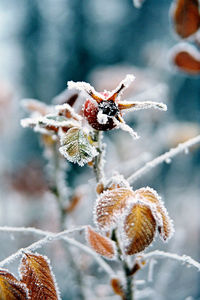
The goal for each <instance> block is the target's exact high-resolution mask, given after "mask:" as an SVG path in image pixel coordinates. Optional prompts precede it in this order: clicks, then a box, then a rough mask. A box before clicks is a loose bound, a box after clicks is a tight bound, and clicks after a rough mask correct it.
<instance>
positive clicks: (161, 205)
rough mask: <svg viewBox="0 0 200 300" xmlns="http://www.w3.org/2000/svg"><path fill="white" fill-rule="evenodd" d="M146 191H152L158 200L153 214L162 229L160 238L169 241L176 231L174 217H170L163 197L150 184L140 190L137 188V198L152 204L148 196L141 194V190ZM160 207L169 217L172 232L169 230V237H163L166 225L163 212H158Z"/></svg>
mask: <svg viewBox="0 0 200 300" xmlns="http://www.w3.org/2000/svg"><path fill="white" fill-rule="evenodd" d="M145 191H146V192H150V193H152V194H153V196H154V197H155V199H156V200H157V201H158V203H154V204H155V207H154V208H153V207H152V210H151V211H152V214H153V216H154V218H155V220H156V223H157V227H158V226H159V227H160V229H161V234H160V238H161V239H162V241H163V242H167V241H168V240H169V239H171V237H172V236H173V234H174V231H175V230H174V224H173V221H172V219H170V217H169V215H168V211H167V209H166V208H165V205H164V202H163V201H162V199H161V197H160V196H159V195H158V193H157V192H156V191H155V190H154V189H152V188H150V187H149V186H147V187H144V188H141V189H139V190H136V191H135V193H136V196H135V197H136V199H142V201H144V202H147V203H149V204H151V202H150V201H148V199H146V197H144V196H142V195H141V194H140V192H145ZM137 193H138V194H137ZM158 209H160V211H161V212H162V213H163V214H164V215H165V217H166V218H167V220H168V223H169V228H170V232H169V236H168V237H167V239H164V238H163V236H164V235H165V233H164V226H163V219H162V215H161V213H159V212H158Z"/></svg>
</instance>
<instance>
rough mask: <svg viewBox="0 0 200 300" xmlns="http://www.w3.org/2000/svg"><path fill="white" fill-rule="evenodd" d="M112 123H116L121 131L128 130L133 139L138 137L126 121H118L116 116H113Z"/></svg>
mask: <svg viewBox="0 0 200 300" xmlns="http://www.w3.org/2000/svg"><path fill="white" fill-rule="evenodd" d="M113 120H114V123H115V124H116V125H117V128H120V129H122V130H123V131H126V132H128V133H129V134H130V135H131V136H132V137H133V138H134V139H139V135H138V134H137V132H135V131H134V130H133V129H132V128H131V127H130V126H129V125H127V124H126V123H121V122H119V121H118V120H117V119H116V118H113Z"/></svg>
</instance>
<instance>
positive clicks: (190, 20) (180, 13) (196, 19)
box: [172, 0, 200, 38]
mask: <svg viewBox="0 0 200 300" xmlns="http://www.w3.org/2000/svg"><path fill="white" fill-rule="evenodd" d="M172 17H173V22H174V27H175V31H176V33H177V34H178V35H179V36H180V37H181V38H187V37H189V36H190V35H192V34H194V33H195V32H196V31H197V30H198V29H199V27H200V14H199V1H198V0H176V2H175V3H174V4H173V9H172Z"/></svg>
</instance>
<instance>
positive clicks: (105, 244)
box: [86, 226, 116, 259]
mask: <svg viewBox="0 0 200 300" xmlns="http://www.w3.org/2000/svg"><path fill="white" fill-rule="evenodd" d="M86 238H87V241H88V243H89V245H90V246H91V247H92V248H93V250H95V251H96V252H97V253H98V254H100V255H102V256H104V257H105V258H108V259H114V258H115V256H116V249H115V243H114V242H113V241H112V240H110V239H109V238H107V237H105V236H102V235H101V234H99V233H97V232H96V231H94V230H93V229H92V228H91V227H90V226H88V227H87V229H86Z"/></svg>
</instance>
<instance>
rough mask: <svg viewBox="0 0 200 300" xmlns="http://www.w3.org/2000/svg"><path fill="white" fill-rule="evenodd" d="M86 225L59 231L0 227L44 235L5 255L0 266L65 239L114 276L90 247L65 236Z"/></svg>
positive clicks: (2, 229)
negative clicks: (7, 255) (27, 252)
mask: <svg viewBox="0 0 200 300" xmlns="http://www.w3.org/2000/svg"><path fill="white" fill-rule="evenodd" d="M86 227H87V226H80V227H76V228H73V229H69V230H64V231H62V232H59V233H52V232H48V231H43V230H40V229H36V228H32V227H27V228H24V227H19V228H17V227H0V231H1V232H10V233H13V232H22V233H28V232H31V233H33V234H37V235H44V236H45V237H44V238H43V239H40V240H39V241H37V242H34V243H32V244H31V245H29V246H28V247H26V248H21V249H19V250H18V251H17V252H15V253H13V254H12V255H10V256H9V257H7V258H5V259H4V260H2V261H0V267H4V266H5V265H6V264H9V263H12V262H13V261H14V260H15V259H17V258H19V257H20V256H21V255H22V254H23V253H24V252H26V251H35V250H37V249H38V248H41V247H42V246H44V245H46V244H48V243H50V242H53V241H56V240H59V239H62V240H63V241H65V242H67V243H69V244H71V245H73V246H75V247H77V248H79V249H81V250H83V251H84V252H86V253H87V254H89V255H91V256H93V258H94V259H95V260H96V261H97V263H98V264H99V265H100V266H101V267H102V269H104V271H105V272H107V273H108V275H109V276H111V277H112V276H114V275H115V273H114V272H113V270H112V269H111V267H110V266H109V265H108V264H107V263H106V262H105V261H104V260H103V259H102V258H101V257H100V256H99V255H98V254H97V253H96V252H94V251H93V250H92V249H90V248H89V247H87V246H86V245H83V244H82V243H80V242H78V241H76V240H74V239H72V238H69V237H67V236H66V235H67V234H70V233H73V232H75V231H82V230H84V229H85V228H86Z"/></svg>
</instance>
